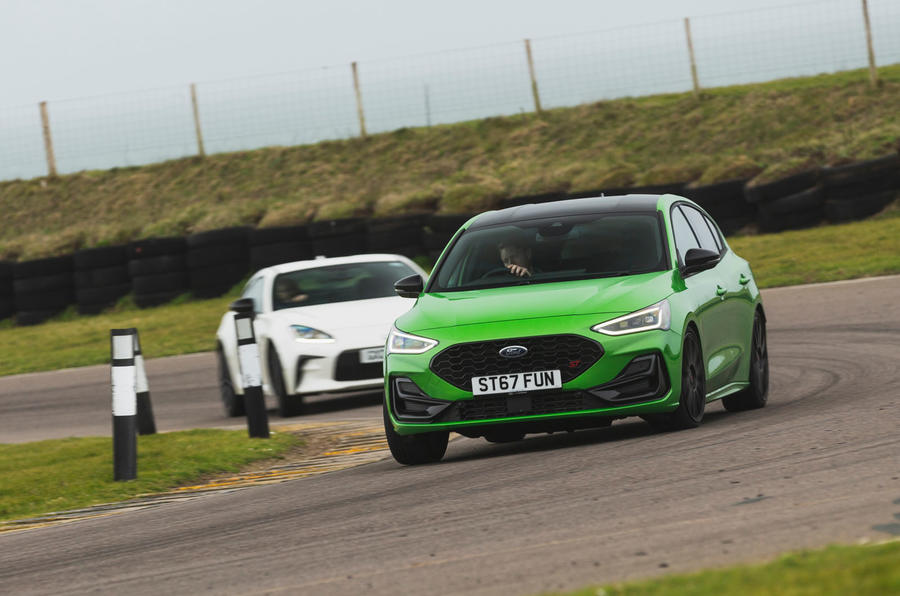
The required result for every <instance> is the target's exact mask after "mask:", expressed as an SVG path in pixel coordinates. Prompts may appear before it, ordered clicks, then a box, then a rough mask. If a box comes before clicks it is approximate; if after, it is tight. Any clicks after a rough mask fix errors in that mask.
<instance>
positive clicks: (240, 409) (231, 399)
mask: <svg viewBox="0 0 900 596" xmlns="http://www.w3.org/2000/svg"><path fill="white" fill-rule="evenodd" d="M216 361H217V362H218V369H219V394H220V395H221V396H222V406H224V408H225V415H226V416H229V417H231V418H234V417H236V416H243V415H244V413H245V412H244V396H243V395H237V394H236V393H235V392H234V384H233V383H232V382H231V374H230V373H229V372H228V361H227V360H225V354H224V353H223V352H222V346H219V349H218V350H217V351H216Z"/></svg>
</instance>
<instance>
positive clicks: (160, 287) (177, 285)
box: [131, 271, 188, 294]
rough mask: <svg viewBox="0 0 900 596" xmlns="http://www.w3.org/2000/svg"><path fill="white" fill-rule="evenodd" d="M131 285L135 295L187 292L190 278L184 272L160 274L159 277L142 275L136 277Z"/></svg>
mask: <svg viewBox="0 0 900 596" xmlns="http://www.w3.org/2000/svg"><path fill="white" fill-rule="evenodd" d="M131 285H132V287H133V288H134V293H135V294H155V293H157V292H174V291H186V290H187V288H188V276H187V273H185V272H183V271H177V272H175V273H160V274H158V275H142V276H140V277H135V278H134V279H133V280H132V282H131Z"/></svg>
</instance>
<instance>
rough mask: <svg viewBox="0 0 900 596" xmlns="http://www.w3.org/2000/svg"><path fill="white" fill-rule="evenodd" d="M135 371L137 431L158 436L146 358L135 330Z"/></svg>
mask: <svg viewBox="0 0 900 596" xmlns="http://www.w3.org/2000/svg"><path fill="white" fill-rule="evenodd" d="M134 371H135V391H136V392H137V429H138V433H140V434H142V435H155V434H156V420H155V419H154V418H153V403H152V402H151V401H150V384H149V383H148V382H147V371H146V370H145V369H144V356H143V354H142V353H141V338H140V336H139V335H138V331H137V329H135V330H134Z"/></svg>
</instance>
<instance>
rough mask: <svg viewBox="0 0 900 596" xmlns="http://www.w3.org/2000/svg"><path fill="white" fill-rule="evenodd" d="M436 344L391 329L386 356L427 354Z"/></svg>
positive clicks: (430, 340) (424, 338)
mask: <svg viewBox="0 0 900 596" xmlns="http://www.w3.org/2000/svg"><path fill="white" fill-rule="evenodd" d="M437 344H438V342H437V341H435V340H433V339H428V338H427V337H419V336H418V335H412V334H410V333H404V332H402V331H400V330H399V329H397V328H396V327H392V328H391V333H390V335H388V338H387V353H388V354H421V353H423V352H427V351H428V350H430V349H431V348H433V347H434V346H436V345H437Z"/></svg>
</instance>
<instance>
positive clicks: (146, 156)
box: [0, 0, 900, 179]
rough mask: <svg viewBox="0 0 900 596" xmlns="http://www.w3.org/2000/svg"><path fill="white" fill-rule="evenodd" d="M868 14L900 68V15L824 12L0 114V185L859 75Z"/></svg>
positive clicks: (878, 48)
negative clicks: (43, 112)
mask: <svg viewBox="0 0 900 596" xmlns="http://www.w3.org/2000/svg"><path fill="white" fill-rule="evenodd" d="M864 7H866V10H867V11H868V15H869V21H870V23H871V28H870V39H871V40H872V47H873V50H874V59H875V61H876V62H877V64H878V65H887V64H893V63H897V62H900V2H898V1H897V0H819V1H813V2H807V3H802V4H796V5H792V6H786V7H779V8H765V9H754V10H748V11H744V12H740V13H731V14H722V15H712V16H704V17H697V18H693V19H690V21H688V20H687V19H685V20H683V21H682V20H678V21H668V22H661V23H655V24H648V25H640V26H633V27H626V28H617V29H610V30H606V31H594V32H589V33H579V34H572V35H564V36H556V37H549V38H540V39H533V40H531V41H530V42H526V43H524V44H523V43H522V42H513V43H504V44H497V45H491V46H485V47H480V48H469V49H463V50H455V51H448V52H439V53H432V54H424V55H419V56H407V57H402V58H396V59H391V60H378V61H361V62H359V63H358V64H355V65H353V67H351V65H340V66H330V67H324V68H318V69H309V70H303V71H297V72H289V73H283V74H276V75H265V76H258V77H249V78H240V79H231V80H224V81H212V82H201V83H198V84H196V86H195V88H194V92H195V93H194V96H193V97H194V98H196V99H195V100H192V89H191V88H190V87H187V88H181V87H178V88H166V89H156V90H151V91H141V92H134V93H126V94H119V95H105V96H100V97H92V98H82V99H72V100H64V101H52V102H49V103H48V104H47V114H48V127H46V128H45V127H42V124H41V116H40V109H39V107H38V106H18V107H11V108H0V179H13V178H31V177H35V176H40V175H44V174H46V173H48V171H51V170H52V169H53V168H55V169H56V171H58V172H59V173H66V172H75V171H79V170H84V169H104V168H111V167H120V166H130V165H139V164H147V163H153V162H158V161H162V160H165V159H173V158H179V157H185V156H189V155H197V154H198V153H201V152H202V151H203V149H202V148H205V151H206V152H207V153H218V152H225V151H237V150H244V149H254V148H258V147H265V146H273V145H298V144H306V143H313V142H316V141H321V140H325V139H343V138H349V137H353V136H359V135H362V134H366V133H369V134H372V133H378V132H385V131H390V130H395V129H398V128H403V127H413V126H431V125H435V124H443V123H450V122H459V121H465V120H472V119H476V118H485V117H489V116H500V115H510V114H516V113H520V112H531V111H534V110H535V109H537V108H538V107H539V106H540V107H543V108H545V109H546V108H554V107H562V106H572V105H578V104H581V103H586V102H591V101H599V100H604V99H612V98H618V97H625V96H642V95H650V94H656V93H669V92H685V91H690V90H692V89H700V88H704V87H705V88H708V87H719V86H724V85H733V84H740V83H749V82H758V81H766V80H772V79H777V78H782V77H788V76H803V75H813V74H818V73H827V72H836V71H841V70H848V69H856V68H865V67H866V66H870V61H869V58H868V52H867V28H866V26H865V23H864V18H863V15H864ZM529 43H530V48H528V45H529ZM691 48H692V49H693V52H691ZM526 50H530V55H531V57H532V60H530V64H529V52H528V51H526ZM692 64H693V73H692ZM195 114H196V116H195ZM48 147H52V149H53V151H52V154H54V155H55V164H54V163H53V160H51V159H50V157H49V155H50V153H51V152H50V151H48Z"/></svg>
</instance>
